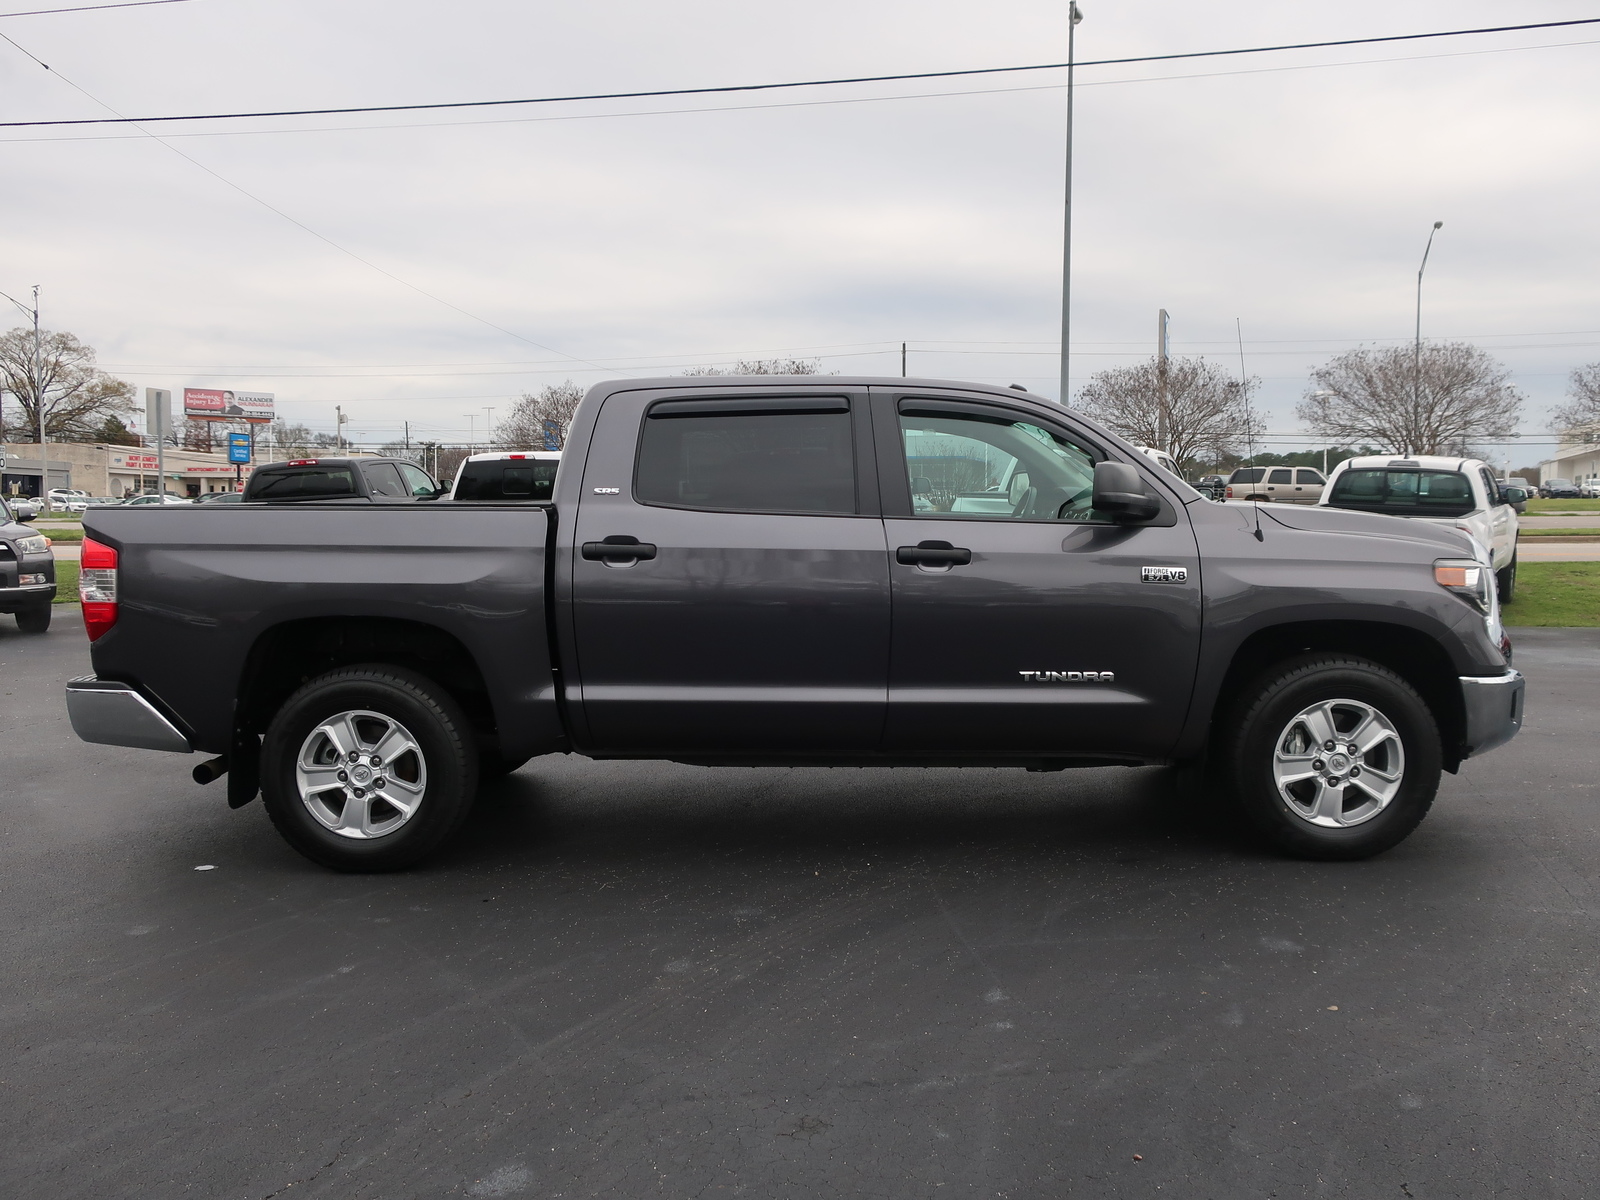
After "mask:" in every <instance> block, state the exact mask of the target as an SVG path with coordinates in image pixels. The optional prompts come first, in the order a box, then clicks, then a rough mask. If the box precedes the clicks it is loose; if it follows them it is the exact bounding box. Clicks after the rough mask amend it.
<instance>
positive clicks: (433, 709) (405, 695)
mask: <svg viewBox="0 0 1600 1200" xmlns="http://www.w3.org/2000/svg"><path fill="white" fill-rule="evenodd" d="M344 714H355V715H354V716H353V717H351V718H350V719H349V723H348V725H346V726H343V728H344V729H346V730H348V736H346V737H344V739H343V740H350V741H354V742H356V743H358V749H357V754H358V760H357V762H356V763H355V764H354V765H351V766H350V767H349V771H350V773H349V774H348V775H346V774H344V773H343V772H341V775H340V777H341V778H346V779H347V783H348V786H345V785H340V786H338V787H334V786H332V784H331V779H332V777H331V776H329V775H328V774H327V772H329V771H332V770H334V769H336V768H343V767H345V766H346V761H345V759H344V758H342V757H340V756H339V755H338V754H337V753H336V752H335V751H336V743H335V742H334V740H333V739H332V738H329V737H327V736H325V735H318V740H316V741H313V737H314V735H316V734H317V731H318V729H319V727H323V726H324V725H325V723H330V722H333V723H335V724H337V723H338V721H339V719H340V718H341V717H342V716H343V715H344ZM373 714H375V715H373ZM385 721H387V722H389V731H390V732H392V731H393V730H394V729H398V730H399V733H400V734H404V735H405V738H403V739H402V738H400V736H399V735H395V739H394V741H395V743H396V744H397V745H398V744H402V743H403V744H404V745H405V746H406V747H409V748H408V749H404V750H403V751H402V752H401V753H399V754H398V755H397V756H396V757H395V758H394V760H393V761H391V762H388V763H380V762H374V761H373V760H372V759H371V757H370V755H369V751H375V750H377V749H378V748H379V745H378V744H379V743H381V742H382V741H383V740H384V738H385V737H387V736H388V733H386V732H384V729H385V727H384V725H383V722H385ZM303 750H304V751H306V753H307V758H308V762H310V764H311V765H310V766H308V768H307V769H308V770H309V771H312V772H315V773H316V776H315V778H316V779H320V780H325V781H328V782H327V784H326V785H324V784H314V785H312V786H313V795H312V796H311V797H310V798H307V797H303V796H302V792H301V764H300V756H301V753H302V751H303ZM324 755H326V757H327V761H326V762H324V761H322V756H324ZM311 760H315V761H314V762H311ZM358 767H359V768H362V769H364V770H365V771H366V772H367V774H368V776H369V778H366V779H358V777H357V775H356V774H355V772H356V771H357V768H358ZM386 771H387V772H389V773H390V774H391V775H392V776H393V778H392V779H390V778H388V777H386V776H385V775H384V774H383V772H386ZM374 776H375V777H374ZM357 782H366V783H368V785H369V786H368V787H367V788H364V789H361V792H362V794H363V797H364V799H363V800H360V801H357V800H355V791H356V789H355V784H356V783H357ZM320 786H326V788H327V790H322V791H316V790H314V789H315V787H320ZM413 787H414V788H415V789H416V791H417V792H418V793H419V794H418V795H416V796H415V797H414V798H413V797H412V796H410V795H409V794H407V795H406V797H405V799H406V800H410V801H411V804H412V807H411V809H410V811H409V813H407V811H406V810H405V809H403V808H400V807H396V806H395V805H394V804H390V803H388V800H387V799H386V798H385V797H386V795H394V796H396V797H399V796H401V791H400V789H402V788H404V789H411V788H413ZM477 790H478V755H477V748H476V745H475V742H474V738H473V735H472V730H471V728H470V727H469V725H468V723H467V719H466V717H465V715H464V714H463V713H462V711H461V708H460V706H459V705H457V704H456V702H455V700H454V699H453V698H452V697H451V696H450V695H449V693H448V692H446V691H445V690H444V689H443V688H441V687H439V686H438V685H437V684H436V683H434V682H433V681H432V680H430V679H428V678H426V677H425V676H422V675H418V674H416V673H414V672H411V671H407V670H403V669H401V668H398V667H390V666H385V665H383V664H366V665H362V666H353V667H346V668H343V669H342V670H338V671H331V672H329V673H328V674H326V675H322V676H320V677H319V678H316V679H313V680H312V681H311V682H309V683H307V684H306V685H305V686H304V687H302V688H301V689H300V690H299V691H297V692H296V693H295V694H294V695H292V696H290V697H289V699H288V700H287V701H286V702H285V703H284V705H283V707H282V708H281V709H279V710H278V713H277V715H276V716H275V717H273V719H272V724H271V725H270V726H268V728H267V735H266V738H265V740H264V741H263V742H262V746H261V798H262V803H263V804H264V805H265V807H266V810H267V815H268V816H270V817H271V818H272V824H273V825H274V826H275V827H276V828H277V830H278V832H279V833H280V834H282V835H283V838H284V840H285V841H287V842H288V843H289V844H290V845H291V846H293V847H294V848H295V849H296V850H298V851H300V853H301V854H303V855H305V856H306V857H307V858H309V859H310V860H311V861H312V862H314V863H318V864H320V865H321V866H324V867H331V868H333V869H334V870H336V871H396V870H400V869H402V868H404V867H409V866H411V865H413V864H414V863H416V862H418V861H420V860H421V859H422V858H424V857H426V856H427V855H428V854H430V853H432V852H433V851H434V850H435V849H437V848H438V846H439V845H440V844H441V843H442V842H443V841H444V840H445V839H446V838H448V837H449V836H450V835H451V834H452V833H454V832H455V830H456V828H457V827H458V826H459V825H460V824H461V822H462V820H464V819H465V817H466V815H467V813H468V811H469V810H470V809H471V807H472V800H473V796H474V795H475V793H476V792H477ZM402 803H403V801H402ZM336 804H337V805H338V808H337V810H336V809H335V807H334V806H335V805H336ZM352 804H354V807H351V806H352ZM314 813H321V814H322V816H321V817H319V816H317V815H314ZM330 819H331V820H333V821H335V822H338V823H340V824H345V825H347V826H348V825H349V824H351V823H358V824H359V825H360V826H361V829H359V830H354V831H352V832H351V833H348V834H341V833H336V832H334V831H333V828H332V827H331V826H330V824H329V820H330Z"/></svg>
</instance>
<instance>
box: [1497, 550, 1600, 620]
mask: <svg viewBox="0 0 1600 1200" xmlns="http://www.w3.org/2000/svg"><path fill="white" fill-rule="evenodd" d="M1501 615H1502V618H1503V619H1504V620H1505V623H1506V624H1507V625H1545V626H1549V625H1556V626H1568V627H1574V626H1577V627H1585V628H1590V629H1593V628H1596V627H1600V562H1565V563H1563V562H1543V563H1536V562H1525V563H1519V564H1518V565H1517V595H1516V599H1515V600H1513V601H1512V602H1511V603H1510V604H1508V605H1506V606H1505V609H1504V610H1503V612H1502V614H1501Z"/></svg>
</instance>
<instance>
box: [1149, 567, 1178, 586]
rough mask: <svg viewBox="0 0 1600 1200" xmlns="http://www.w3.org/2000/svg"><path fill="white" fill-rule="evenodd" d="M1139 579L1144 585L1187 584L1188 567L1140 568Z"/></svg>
mask: <svg viewBox="0 0 1600 1200" xmlns="http://www.w3.org/2000/svg"><path fill="white" fill-rule="evenodd" d="M1139 578H1140V579H1141V580H1143V581H1144V582H1145V583H1188V582H1189V568H1188V567H1140V568H1139Z"/></svg>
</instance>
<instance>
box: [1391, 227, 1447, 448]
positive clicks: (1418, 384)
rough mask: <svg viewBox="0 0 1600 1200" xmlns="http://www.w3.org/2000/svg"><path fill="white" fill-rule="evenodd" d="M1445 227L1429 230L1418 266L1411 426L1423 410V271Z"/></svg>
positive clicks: (1414, 424)
mask: <svg viewBox="0 0 1600 1200" xmlns="http://www.w3.org/2000/svg"><path fill="white" fill-rule="evenodd" d="M1443 228H1444V222H1443V221H1435V222H1434V223H1433V228H1432V229H1431V230H1429V231H1428V244H1427V245H1426V246H1424V247H1423V250H1422V265H1421V266H1420V267H1418V268H1417V340H1416V345H1415V349H1414V350H1413V351H1412V358H1411V427H1412V429H1413V430H1415V429H1416V427H1417V417H1418V415H1419V414H1420V413H1421V412H1422V273H1423V272H1424V271H1426V270H1427V269H1428V252H1429V251H1430V250H1432V249H1433V235H1434V234H1436V233H1438V232H1439V230H1441V229H1443ZM1415 450H1416V447H1415V446H1407V447H1405V449H1404V450H1403V451H1401V453H1403V454H1405V455H1407V456H1408V457H1409V456H1410V455H1411V454H1412V453H1413V452H1414V451H1415Z"/></svg>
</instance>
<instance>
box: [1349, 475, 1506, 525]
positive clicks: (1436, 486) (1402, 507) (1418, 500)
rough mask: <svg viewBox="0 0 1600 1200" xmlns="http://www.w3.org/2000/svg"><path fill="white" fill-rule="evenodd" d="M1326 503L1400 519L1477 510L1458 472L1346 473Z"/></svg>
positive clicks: (1444, 515) (1465, 481) (1463, 513)
mask: <svg viewBox="0 0 1600 1200" xmlns="http://www.w3.org/2000/svg"><path fill="white" fill-rule="evenodd" d="M1328 503H1329V504H1330V505H1334V506H1336V507H1338V508H1357V509H1361V510H1363V511H1365V512H1382V513H1390V514H1392V515H1395V516H1402V517H1461V516H1465V515H1466V514H1467V513H1469V512H1471V511H1472V510H1473V509H1474V508H1475V507H1476V505H1475V504H1474V502H1473V499H1472V483H1471V481H1470V480H1468V479H1467V477H1466V476H1465V475H1463V474H1461V473H1460V472H1459V471H1385V470H1368V471H1346V472H1345V473H1344V474H1343V475H1341V476H1339V478H1338V479H1336V480H1334V482H1333V490H1332V492H1331V494H1330V495H1329V498H1328Z"/></svg>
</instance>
